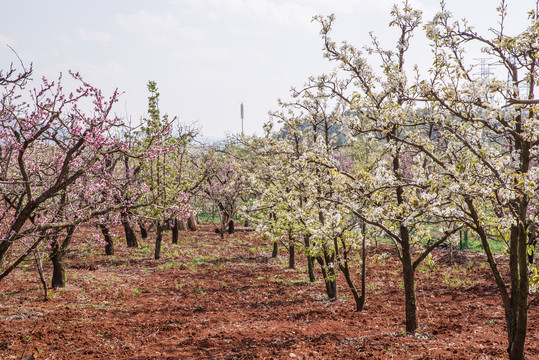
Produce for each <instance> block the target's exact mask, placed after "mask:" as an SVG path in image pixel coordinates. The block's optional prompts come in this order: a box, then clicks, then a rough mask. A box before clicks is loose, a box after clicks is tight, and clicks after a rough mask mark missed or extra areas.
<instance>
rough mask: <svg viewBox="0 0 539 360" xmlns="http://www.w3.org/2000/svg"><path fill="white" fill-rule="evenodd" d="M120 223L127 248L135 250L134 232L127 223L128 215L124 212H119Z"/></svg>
mask: <svg viewBox="0 0 539 360" xmlns="http://www.w3.org/2000/svg"><path fill="white" fill-rule="evenodd" d="M121 221H122V225H123V227H124V230H125V240H126V242H127V247H130V248H135V247H138V242H137V236H136V234H135V231H134V230H133V228H132V227H131V224H130V223H129V214H128V213H127V212H126V211H122V212H121Z"/></svg>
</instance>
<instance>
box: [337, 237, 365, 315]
mask: <svg viewBox="0 0 539 360" xmlns="http://www.w3.org/2000/svg"><path fill="white" fill-rule="evenodd" d="M333 241H334V244H335V254H336V256H337V263H338V264H339V270H341V272H342V273H343V275H344V278H345V280H346V284H348V288H349V289H350V292H351V293H352V296H353V297H354V301H355V303H356V311H358V312H359V311H362V310H363V306H364V304H365V297H364V295H365V293H363V294H362V295H363V296H360V295H359V292H358V291H357V289H356V286H355V285H354V281H353V280H352V276H351V274H350V266H349V263H348V253H349V251H350V249H349V248H347V247H346V243H345V241H344V240H343V239H342V238H341V243H342V254H343V259H341V258H340V251H341V250H340V249H339V243H338V239H337V238H334V240H333Z"/></svg>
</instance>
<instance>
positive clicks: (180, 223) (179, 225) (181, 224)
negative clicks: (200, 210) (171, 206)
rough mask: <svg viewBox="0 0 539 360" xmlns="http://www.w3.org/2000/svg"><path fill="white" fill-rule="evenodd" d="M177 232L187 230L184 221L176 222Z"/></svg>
mask: <svg viewBox="0 0 539 360" xmlns="http://www.w3.org/2000/svg"><path fill="white" fill-rule="evenodd" d="M178 230H180V231H185V230H187V224H186V223H185V220H184V219H181V220H178Z"/></svg>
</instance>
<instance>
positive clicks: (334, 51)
mask: <svg viewBox="0 0 539 360" xmlns="http://www.w3.org/2000/svg"><path fill="white" fill-rule="evenodd" d="M392 16H393V20H392V21H391V23H390V26H391V27H396V28H397V29H398V32H399V37H398V39H397V46H396V50H394V51H393V50H386V49H384V48H383V47H382V46H381V44H380V43H379V42H378V40H377V39H376V38H374V37H373V42H372V46H371V47H368V48H366V50H365V53H363V52H362V51H360V50H358V49H357V48H355V47H354V46H352V45H350V44H348V43H343V44H342V45H340V46H337V45H336V44H335V43H334V42H333V41H332V39H331V37H330V32H331V29H332V24H333V21H334V17H333V16H330V17H327V18H324V17H316V18H315V19H316V20H317V21H318V22H319V23H320V25H321V27H322V30H321V35H322V39H323V42H324V49H325V52H324V56H325V57H326V58H328V59H329V60H331V61H336V62H337V63H338V70H337V71H336V72H335V73H334V74H331V75H325V76H320V77H318V78H312V79H311V83H312V85H311V86H318V87H325V88H327V89H329V90H331V91H332V92H333V94H335V96H338V97H340V98H341V99H343V100H344V101H345V102H347V103H348V104H349V106H350V109H351V115H353V116H350V117H349V127H350V128H351V129H352V130H353V131H354V132H355V133H356V134H358V135H359V136H361V137H364V138H365V139H367V141H369V142H377V144H378V149H379V151H380V155H379V157H378V159H377V160H376V162H374V163H372V165H371V166H370V168H364V169H363V170H362V171H360V172H358V173H356V174H347V175H351V179H350V181H349V187H350V199H349V200H348V206H350V207H352V210H353V211H354V212H355V214H356V216H358V217H359V218H360V219H361V220H362V221H364V222H365V223H367V224H369V225H371V226H372V227H375V228H377V229H378V230H380V231H382V233H383V234H384V235H385V236H387V237H388V238H389V239H391V240H392V241H393V243H394V244H395V247H396V249H397V253H398V257H399V260H400V262H401V264H402V271H403V281H404V295H405V315H406V332H407V333H408V334H412V333H414V332H416V331H417V328H418V319H417V305H416V296H415V270H416V268H417V266H418V265H419V264H420V263H421V262H422V261H423V260H424V259H425V258H426V257H427V256H428V255H429V253H430V252H431V251H432V250H433V249H434V248H435V247H436V246H438V245H439V244H441V243H443V242H444V241H446V240H447V239H448V238H449V237H450V236H451V235H453V234H454V233H456V232H457V231H458V230H459V229H460V227H459V225H452V223H451V222H448V221H446V220H448V219H445V218H444V217H441V216H439V215H440V214H438V212H437V209H440V208H443V207H444V206H445V204H444V201H446V200H445V199H444V198H442V197H440V196H439V195H438V194H437V193H436V192H429V191H427V190H428V189H429V184H430V182H431V181H432V176H433V170H432V169H433V166H436V163H435V162H434V161H433V160H432V159H431V158H430V157H429V156H427V155H426V154H425V153H424V152H421V151H419V149H418V148H417V147H416V146H414V145H415V144H416V143H418V142H419V143H420V144H421V142H422V141H428V140H429V139H431V138H433V137H434V135H435V134H433V133H432V132H429V129H428V127H427V126H425V124H424V121H423V120H422V112H421V111H420V110H419V108H418V107H417V106H416V105H417V104H416V101H415V99H416V98H417V97H418V95H419V92H418V89H417V86H416V84H415V82H412V83H410V82H409V81H408V79H407V74H406V69H405V57H406V53H407V50H408V48H409V42H410V39H411V38H412V36H413V34H414V31H415V30H416V29H417V28H418V27H419V25H420V22H421V13H420V12H418V11H415V10H413V9H412V8H411V7H410V6H409V5H408V3H407V2H405V3H404V4H403V6H402V7H401V8H399V7H396V6H395V7H394V9H393V11H392ZM371 63H377V64H379V65H380V69H381V70H380V71H377V70H376V69H375V68H374V67H373V66H372V65H371ZM424 139H426V140H424ZM419 147H421V145H420V146H419ZM343 204H346V203H345V202H343ZM425 242H426V243H427V246H424V243H425ZM418 251H419V252H418ZM416 252H417V254H415V253H416ZM414 254H415V255H414Z"/></svg>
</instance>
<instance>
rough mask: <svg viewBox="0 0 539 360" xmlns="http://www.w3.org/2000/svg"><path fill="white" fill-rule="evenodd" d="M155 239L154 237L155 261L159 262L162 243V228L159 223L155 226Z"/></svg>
mask: <svg viewBox="0 0 539 360" xmlns="http://www.w3.org/2000/svg"><path fill="white" fill-rule="evenodd" d="M156 233H157V234H156V237H155V260H159V258H160V257H161V242H162V241H163V226H162V225H161V223H160V222H158V223H157V224H156Z"/></svg>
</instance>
